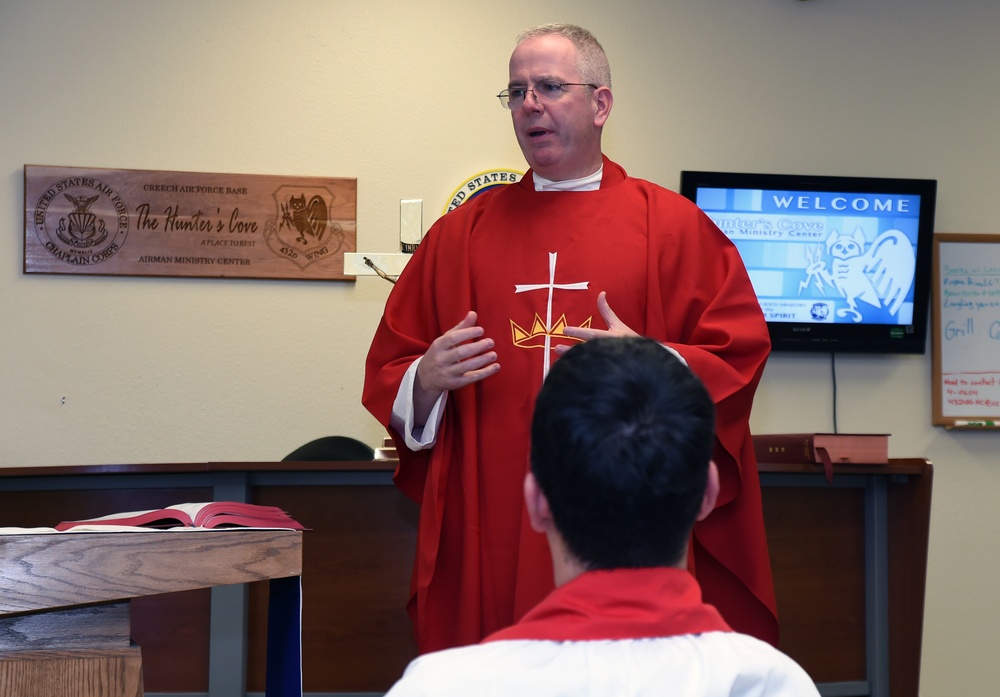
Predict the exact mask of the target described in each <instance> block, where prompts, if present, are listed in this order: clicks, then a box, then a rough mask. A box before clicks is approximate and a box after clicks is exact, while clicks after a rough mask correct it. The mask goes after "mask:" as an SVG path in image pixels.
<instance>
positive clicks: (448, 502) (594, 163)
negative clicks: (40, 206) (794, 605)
mask: <svg viewBox="0 0 1000 697" xmlns="http://www.w3.org/2000/svg"><path fill="white" fill-rule="evenodd" d="M610 84H611V76H610V68H609V67H608V62H607V58H606V56H605V54H604V51H603V49H602V48H601V46H600V44H599V43H597V41H596V39H594V37H593V36H592V35H591V34H590V33H589V32H587V31H586V30H583V29H580V28H579V27H574V26H572V25H546V26H543V27H539V28H536V29H533V30H529V31H527V32H525V33H524V34H522V35H521V37H519V42H518V44H517V47H516V48H515V50H514V52H513V54H512V56H511V59H510V82H509V85H508V89H506V90H504V91H503V92H501V94H500V95H499V96H500V100H501V103H502V104H504V105H505V106H507V107H508V108H509V109H511V113H512V118H513V124H514V132H515V135H516V137H517V139H518V142H519V144H520V146H521V149H522V152H523V153H524V155H525V158H526V159H527V161H528V164H529V165H530V167H531V169H530V170H529V171H528V173H527V174H526V175H525V176H524V177H523V178H522V179H521V181H519V182H517V183H515V184H511V185H508V186H503V187H496V188H493V189H490V190H487V191H485V192H483V193H482V194H480V195H479V196H476V197H475V198H473V199H471V200H470V201H468V202H466V203H465V204H463V205H462V206H459V207H458V208H456V209H455V210H453V211H452V212H450V213H448V214H446V215H445V216H444V217H442V218H441V219H440V220H438V221H437V223H435V224H434V226H432V228H431V229H430V230H429V231H428V233H427V235H426V236H425V238H424V240H423V241H422V242H421V244H420V246H419V248H418V249H417V251H416V252H415V253H414V255H413V258H412V259H411V260H410V262H409V263H408V264H407V266H406V269H405V270H404V272H403V274H402V275H401V276H400V278H399V280H398V282H397V283H396V285H395V287H394V288H393V291H392V293H391V294H390V296H389V299H388V301H387V303H386V307H385V312H384V314H383V317H382V320H381V322H380V324H379V327H378V330H377V331H376V334H375V337H374V340H373V342H372V346H371V349H370V351H369V355H368V360H367V365H366V376H365V387H364V395H363V402H364V404H365V406H366V407H367V408H368V409H369V411H371V412H372V414H373V415H375V417H376V418H378V419H379V421H380V422H381V423H383V424H384V425H385V426H386V427H387V428H388V429H389V432H390V434H391V435H392V437H393V439H394V441H395V442H396V447H397V451H398V453H399V467H398V469H397V471H396V473H395V482H396V484H397V485H398V486H399V487H400V489H401V490H402V491H403V492H404V493H405V494H406V495H407V496H409V497H411V498H412V499H414V500H415V501H417V502H418V503H419V504H420V506H421V508H420V519H419V530H418V541H417V553H416V560H415V563H414V569H413V577H412V585H411V598H410V603H409V606H408V609H409V611H410V614H411V617H412V618H413V620H414V626H415V630H416V635H417V642H418V647H419V650H420V651H421V653H424V652H427V651H434V650H439V649H442V648H448V647H452V646H460V645H465V644H471V643H475V642H478V641H479V640H480V639H482V638H483V637H485V636H486V635H488V634H490V633H492V632H494V631H496V630H498V629H501V628H503V627H507V626H509V625H511V624H512V623H514V622H515V621H517V620H518V619H519V618H521V617H522V616H523V615H524V614H525V612H527V611H528V610H529V609H531V608H532V607H533V606H534V605H535V604H537V603H538V602H539V601H540V600H541V599H542V598H544V597H545V596H546V594H547V593H548V592H549V591H551V590H552V588H553V580H552V575H551V557H550V556H549V550H548V546H547V544H546V541H545V538H544V537H543V536H542V535H540V534H539V533H537V532H535V531H534V530H532V528H531V525H530V523H529V521H528V518H527V515H526V513H525V510H524V499H523V496H522V483H523V481H524V477H525V473H526V472H527V470H528V449H529V426H530V419H531V410H532V404H533V401H534V397H535V395H536V394H537V392H538V390H539V388H540V387H541V384H542V380H543V379H544V377H545V375H546V374H547V372H548V369H549V366H550V365H551V364H552V363H553V362H554V361H556V360H558V356H559V355H560V354H561V353H562V352H564V351H565V350H567V349H568V347H569V346H570V345H572V344H573V343H576V342H579V341H586V340H588V339H592V338H595V337H599V336H609V335H610V336H631V335H636V334H638V335H643V336H647V337H650V338H653V339H656V340H657V341H659V342H661V343H662V344H663V345H664V346H666V347H667V348H668V349H670V350H673V351H675V352H676V353H677V354H678V355H679V356H680V357H681V358H682V359H683V360H684V361H686V362H687V364H688V365H689V366H690V368H691V369H692V370H693V371H694V372H695V373H696V374H697V375H698V376H699V377H700V378H701V380H702V381H703V382H704V383H705V385H706V386H707V388H708V390H709V393H710V394H711V396H712V399H713V400H714V402H715V406H716V420H717V429H716V445H715V453H714V459H715V462H716V463H717V465H718V468H719V474H720V486H721V489H720V494H719V498H718V502H717V504H716V508H715V510H714V511H713V512H712V513H711V515H709V516H708V517H707V518H705V519H704V520H703V521H701V522H700V523H698V524H697V526H696V527H695V529H694V533H693V540H692V542H693V544H692V545H691V548H690V558H691V559H690V561H691V568H692V569H693V571H694V573H695V575H696V576H697V578H698V581H699V583H700V585H701V586H702V588H703V592H704V597H705V600H706V602H709V603H711V604H713V605H715V606H716V607H717V608H718V609H719V610H720V611H721V613H722V615H723V616H724V617H725V619H726V621H727V622H728V623H729V625H730V626H732V627H733V628H734V629H736V630H737V631H742V632H745V633H748V634H752V635H754V636H757V637H759V638H762V639H765V640H767V641H770V642H771V643H776V642H777V637H778V627H777V619H776V611H775V603H774V592H773V585H772V580H771V571H770V564H769V560H768V554H767V542H766V538H765V536H764V523H763V516H762V511H761V498H760V483H759V480H758V475H757V467H756V462H755V460H754V454H753V446H752V442H751V438H750V430H749V416H750V409H751V405H752V402H753V395H754V391H755V390H756V387H757V384H758V382H759V380H760V377H761V374H762V372H763V370H764V364H765V361H766V359H767V355H768V353H769V350H770V342H769V339H768V333H767V328H766V325H765V322H764V318H763V315H762V313H761V310H760V307H759V305H758V303H757V300H756V296H755V295H754V292H753V289H752V287H751V285H750V281H749V279H748V276H747V273H746V270H745V268H744V266H743V263H742V261H741V259H740V257H739V254H738V252H737V250H736V248H735V247H734V246H733V245H732V244H731V243H730V241H729V240H728V239H727V238H726V236H725V235H724V234H723V233H722V232H721V231H720V230H719V229H718V228H717V227H716V226H715V225H714V224H713V223H712V221H711V220H710V219H709V218H708V217H707V216H706V215H704V214H703V213H702V212H701V211H700V210H699V209H698V208H697V207H696V206H694V204H692V203H691V202H689V201H688V200H687V199H684V198H682V197H680V196H679V195H677V194H675V193H673V192H671V191H668V190H667V189H664V188H662V187H660V186H657V185H655V184H652V183H650V182H647V181H644V180H641V179H635V178H632V177H629V176H628V175H627V174H626V172H625V170H624V169H623V168H622V167H620V166H619V165H617V164H615V163H614V162H612V161H611V160H609V159H607V158H606V157H604V156H603V154H602V151H601V132H602V129H603V126H604V123H605V121H606V120H607V118H608V115H609V114H610V112H611V106H612V102H613V98H612V93H611V88H610Z"/></svg>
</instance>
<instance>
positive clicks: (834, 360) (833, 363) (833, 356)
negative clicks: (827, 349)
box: [830, 352, 838, 433]
mask: <svg viewBox="0 0 1000 697" xmlns="http://www.w3.org/2000/svg"><path fill="white" fill-rule="evenodd" d="M830 374H831V377H832V378H833V432H834V433H838V431H837V354H836V353H833V352H831V353H830Z"/></svg>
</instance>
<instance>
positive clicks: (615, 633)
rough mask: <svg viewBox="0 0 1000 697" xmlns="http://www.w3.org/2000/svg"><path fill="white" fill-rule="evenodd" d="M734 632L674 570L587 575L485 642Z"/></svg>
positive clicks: (694, 586) (689, 581) (684, 576)
mask: <svg viewBox="0 0 1000 697" xmlns="http://www.w3.org/2000/svg"><path fill="white" fill-rule="evenodd" d="M729 631H732V630H731V629H730V628H729V625H727V624H726V622H725V620H723V619H722V616H721V615H720V614H719V611H718V610H716V609H715V608H714V607H712V606H711V605H706V604H705V603H704V602H702V599H701V589H700V588H698V582H697V581H695V580H694V577H693V576H692V575H691V574H689V573H688V572H687V571H684V570H681V569H674V568H648V569H615V570H614V571H589V572H587V573H585V574H583V575H582V576H578V577H577V578H575V579H573V580H572V581H570V582H569V583H566V584H564V585H562V586H559V587H558V588H556V589H555V590H554V591H552V593H550V594H549V595H548V597H546V598H545V599H544V600H543V601H542V602H541V603H539V604H538V605H536V606H535V607H534V608H533V609H531V610H529V611H528V614H527V615H525V616H524V617H523V618H521V620H520V621H519V622H518V623H517V624H515V625H514V626H513V627H508V628H507V629H501V630H500V631H499V632H495V633H494V634H491V635H490V636H488V637H487V638H486V639H484V641H505V640H519V639H526V640H534V641H600V640H610V641H615V640H621V639H654V638H662V637H671V636H681V635H684V634H702V633H704V632H729Z"/></svg>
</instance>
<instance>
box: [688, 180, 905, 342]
mask: <svg viewBox="0 0 1000 697" xmlns="http://www.w3.org/2000/svg"><path fill="white" fill-rule="evenodd" d="M697 204H698V206H699V207H700V208H701V209H702V210H704V211H705V212H706V213H707V214H708V215H709V217H711V218H712V220H713V221H714V222H715V224H716V225H717V226H718V227H719V228H720V229H721V230H722V231H723V232H724V233H725V234H726V235H727V236H728V237H729V239H730V240H732V241H733V243H734V244H735V245H736V247H737V249H739V252H740V255H741V256H742V257H743V263H744V264H745V265H746V267H747V272H748V273H749V274H750V280H751V282H752V283H753V286H754V290H755V291H756V293H757V297H758V299H759V300H760V304H761V307H762V308H763V310H764V315H765V317H766V319H767V320H768V321H769V322H781V321H787V322H824V323H833V322H845V323H877V324H898V325H908V324H912V320H913V280H914V273H915V262H916V245H917V230H918V223H919V217H920V196H919V195H915V194H906V195H895V194H893V195H889V194H857V193H848V192H815V191H810V192H797V191H778V190H767V189H718V188H700V189H699V190H698V198H697Z"/></svg>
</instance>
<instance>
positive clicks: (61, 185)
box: [24, 165, 357, 281]
mask: <svg viewBox="0 0 1000 697" xmlns="http://www.w3.org/2000/svg"><path fill="white" fill-rule="evenodd" d="M356 247H357V180H356V179H342V178H333V177H287V176H269V175H258V174H210V173H199V172H161V171H151V170H126V169H93V168H84V167H50V166H42V165H25V166H24V272H25V273H44V274H90V275H105V276H179V277H215V278H264V279H305V280H345V281H353V280H355V276H353V275H345V274H344V252H354V251H355V250H356Z"/></svg>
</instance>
